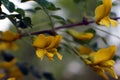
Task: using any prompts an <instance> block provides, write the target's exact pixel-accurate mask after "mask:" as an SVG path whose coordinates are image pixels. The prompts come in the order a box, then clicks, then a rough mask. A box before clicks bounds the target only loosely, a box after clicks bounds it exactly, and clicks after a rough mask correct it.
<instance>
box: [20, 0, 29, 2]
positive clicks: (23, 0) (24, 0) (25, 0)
mask: <svg viewBox="0 0 120 80" xmlns="http://www.w3.org/2000/svg"><path fill="white" fill-rule="evenodd" d="M27 1H31V0H21V2H27Z"/></svg>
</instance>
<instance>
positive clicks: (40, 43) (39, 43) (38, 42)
mask: <svg viewBox="0 0 120 80" xmlns="http://www.w3.org/2000/svg"><path fill="white" fill-rule="evenodd" d="M46 45H47V40H46V36H44V35H43V34H40V35H39V36H38V37H37V38H36V39H35V41H34V42H33V46H34V47H37V48H45V46H46Z"/></svg>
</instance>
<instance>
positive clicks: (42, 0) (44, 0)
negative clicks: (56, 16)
mask: <svg viewBox="0 0 120 80" xmlns="http://www.w3.org/2000/svg"><path fill="white" fill-rule="evenodd" d="M35 1H36V2H37V3H38V4H40V6H42V7H44V8H46V9H48V10H60V8H57V7H56V6H55V5H54V4H53V3H52V2H48V1H47V0H35Z"/></svg>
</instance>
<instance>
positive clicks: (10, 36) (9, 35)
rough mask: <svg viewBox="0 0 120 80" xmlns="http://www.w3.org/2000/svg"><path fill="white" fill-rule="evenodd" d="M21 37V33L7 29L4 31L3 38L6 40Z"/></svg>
mask: <svg viewBox="0 0 120 80" xmlns="http://www.w3.org/2000/svg"><path fill="white" fill-rule="evenodd" d="M19 37H20V35H19V34H15V33H13V32H11V31H6V32H3V33H2V37H1V39H2V40H5V41H14V40H16V39H17V38H19Z"/></svg>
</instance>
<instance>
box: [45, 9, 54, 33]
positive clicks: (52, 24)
mask: <svg viewBox="0 0 120 80" xmlns="http://www.w3.org/2000/svg"><path fill="white" fill-rule="evenodd" d="M43 11H44V12H45V14H46V15H47V16H48V18H49V20H50V23H51V27H52V31H53V33H54V34H55V35H56V32H55V28H54V23H53V21H52V18H51V16H50V15H49V13H48V11H47V10H46V8H44V7H43Z"/></svg>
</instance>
